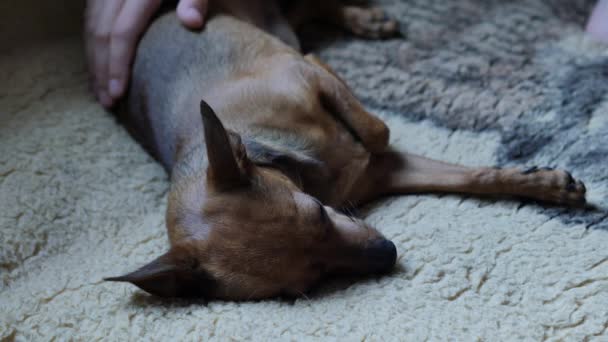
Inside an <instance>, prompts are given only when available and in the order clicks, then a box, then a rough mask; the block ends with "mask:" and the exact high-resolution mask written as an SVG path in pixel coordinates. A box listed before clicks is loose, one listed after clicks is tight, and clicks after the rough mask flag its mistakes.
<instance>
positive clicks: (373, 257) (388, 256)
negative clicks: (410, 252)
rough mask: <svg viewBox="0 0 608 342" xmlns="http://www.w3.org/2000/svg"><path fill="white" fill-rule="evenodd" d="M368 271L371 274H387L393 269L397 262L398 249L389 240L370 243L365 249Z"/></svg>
mask: <svg viewBox="0 0 608 342" xmlns="http://www.w3.org/2000/svg"><path fill="white" fill-rule="evenodd" d="M365 256H366V259H367V262H368V269H369V272H371V273H386V272H388V271H390V270H391V269H393V267H394V266H395V262H396V261H397V248H396V247H395V244H394V243H392V242H391V241H389V240H387V239H378V240H374V241H372V242H370V243H369V244H368V245H367V248H366V249H365Z"/></svg>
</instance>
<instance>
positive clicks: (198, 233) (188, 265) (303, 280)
mask: <svg viewBox="0 0 608 342" xmlns="http://www.w3.org/2000/svg"><path fill="white" fill-rule="evenodd" d="M201 112H202V116H203V123H204V132H205V142H206V148H207V157H208V168H207V170H206V172H205V171H201V172H200V173H198V174H194V175H192V176H191V179H189V180H186V181H182V182H180V183H178V184H175V183H174V184H173V187H174V189H172V191H171V195H170V198H169V209H168V213H167V225H168V228H169V234H170V238H171V242H172V246H171V249H170V250H169V251H168V252H167V253H166V254H164V255H162V256H160V257H159V258H157V259H156V260H154V261H152V262H151V263H149V264H148V265H146V266H144V267H142V268H140V269H139V270H137V271H135V272H133V273H130V274H127V275H124V276H121V277H116V278H109V279H108V280H114V281H127V282H131V283H133V284H135V285H137V286H139V287H140V288H142V289H143V290H145V291H147V292H150V293H152V294H156V295H160V296H166V297H184V296H202V297H206V298H219V299H234V300H247V299H260V298H267V297H273V296H279V295H289V296H298V295H301V294H303V293H305V292H306V291H307V290H308V289H310V287H311V286H313V285H314V284H315V283H317V281H318V280H319V279H321V278H322V277H323V276H324V275H328V274H332V273H343V274H344V273H346V274H372V273H383V272H387V271H389V270H390V269H392V267H393V266H394V264H395V259H396V249H395V246H394V245H393V243H392V242H390V241H388V240H387V239H385V238H384V237H383V236H382V235H381V234H380V233H379V232H378V231H377V230H375V229H374V228H372V227H370V226H368V225H367V224H365V223H364V222H363V221H361V220H357V219H353V218H350V217H348V216H345V215H343V214H341V213H338V212H336V211H335V210H333V209H332V208H330V207H327V206H324V205H323V204H322V203H321V202H319V201H318V200H316V199H315V198H313V197H311V196H309V195H307V194H305V193H303V192H301V190H300V189H299V188H298V187H297V186H296V185H294V183H293V182H292V181H291V180H290V179H289V178H288V177H286V176H285V175H284V174H283V173H282V172H279V171H277V170H273V169H272V168H266V167H258V166H256V165H255V164H254V163H253V162H252V161H251V160H250V159H249V158H248V156H247V153H246V148H245V146H244V145H243V143H242V142H241V139H240V137H239V136H238V135H236V134H234V133H228V132H227V131H226V130H225V129H224V127H223V125H222V124H221V122H220V120H219V119H218V118H217V116H216V115H215V114H214V113H213V111H212V110H211V108H210V107H209V106H208V105H207V104H206V103H204V102H202V103H201ZM268 154H269V155H272V154H273V153H268ZM285 158H287V159H288V157H285ZM285 158H283V159H285Z"/></svg>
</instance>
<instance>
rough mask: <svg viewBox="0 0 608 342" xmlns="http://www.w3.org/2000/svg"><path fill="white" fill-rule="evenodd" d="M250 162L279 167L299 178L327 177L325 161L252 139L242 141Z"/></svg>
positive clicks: (327, 171)
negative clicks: (311, 175) (311, 176)
mask: <svg viewBox="0 0 608 342" xmlns="http://www.w3.org/2000/svg"><path fill="white" fill-rule="evenodd" d="M243 144H244V145H245V149H246V150H247V155H248V156H249V159H250V160H251V162H253V163H254V164H257V165H267V166H272V167H275V168H278V169H280V170H281V171H283V172H285V173H286V174H288V175H290V176H296V175H297V178H300V177H301V176H303V175H307V174H313V175H315V177H316V178H321V179H323V178H326V177H329V170H328V169H327V167H326V165H325V163H323V162H322V161H320V160H317V159H315V158H312V157H309V156H307V155H305V154H303V153H299V152H294V151H281V150H279V149H276V148H274V147H271V146H268V145H266V144H263V143H260V142H258V141H256V140H253V139H245V140H244V141H243Z"/></svg>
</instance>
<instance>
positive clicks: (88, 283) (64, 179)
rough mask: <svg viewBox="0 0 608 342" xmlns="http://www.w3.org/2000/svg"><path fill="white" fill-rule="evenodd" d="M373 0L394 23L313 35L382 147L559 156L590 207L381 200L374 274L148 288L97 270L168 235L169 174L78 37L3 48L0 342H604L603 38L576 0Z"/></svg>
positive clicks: (152, 250)
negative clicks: (295, 292) (372, 34)
mask: <svg viewBox="0 0 608 342" xmlns="http://www.w3.org/2000/svg"><path fill="white" fill-rule="evenodd" d="M381 3H382V5H384V6H386V7H387V8H389V9H390V10H391V13H392V14H393V15H395V16H399V18H400V19H401V20H402V22H403V25H404V27H403V31H404V32H405V33H406V37H405V38H402V39H395V40H390V41H385V42H366V41H361V40H356V39H352V38H348V37H343V39H340V40H338V41H336V42H334V43H332V44H330V45H329V46H324V47H322V48H319V49H320V50H319V51H320V53H321V55H322V56H323V57H324V58H325V59H326V60H328V61H329V62H330V63H331V64H332V65H334V66H335V67H336V68H337V70H338V71H339V72H340V73H341V74H342V75H344V77H345V78H346V79H347V80H348V82H349V83H351V84H352V85H353V88H354V90H355V91H356V92H357V93H358V94H359V95H360V96H361V98H362V99H363V100H364V101H365V102H366V103H367V104H368V106H370V109H372V110H373V109H376V110H375V111H376V112H378V113H379V114H380V115H382V116H383V117H384V118H385V119H386V120H387V122H388V123H389V125H390V127H391V129H392V142H393V143H394V144H396V145H399V146H401V147H404V148H407V149H408V150H410V151H412V152H416V153H420V154H424V155H427V156H431V157H435V158H440V159H443V160H449V161H454V162H459V163H465V164H469V165H485V164H501V165H505V164H515V163H522V164H527V165H531V164H554V165H558V166H561V167H568V168H569V169H571V170H573V173H574V174H575V176H579V177H582V178H583V180H585V181H586V182H587V188H588V189H589V198H590V199H591V201H592V202H594V203H596V204H597V205H598V207H599V209H598V210H596V211H593V212H581V211H569V210H562V209H555V208H548V207H543V206H540V205H538V204H534V203H528V204H521V203H519V202H515V201H493V200H492V201H490V200H480V199H474V198H462V197H457V196H434V195H425V196H408V197H399V198H391V199H387V200H384V201H382V202H379V203H376V204H375V205H373V206H371V207H369V208H366V209H365V210H364V211H363V213H364V214H365V216H366V217H367V220H368V221H369V222H370V223H372V224H374V225H376V226H377V227H378V228H380V230H381V231H383V232H384V233H385V235H386V236H387V237H388V238H390V239H391V240H393V241H394V242H395V244H396V245H397V248H398V251H399V260H398V267H397V269H396V271H395V272H394V273H393V274H391V275H389V276H385V277H381V278H377V279H368V280H364V281H351V280H343V281H334V282H332V283H330V284H327V285H325V286H323V287H322V288H321V289H320V290H318V291H316V292H314V293H312V294H311V295H310V296H309V297H308V298H302V299H299V300H296V301H295V302H285V301H278V300H269V301H262V302H250V303H238V304H237V303H230V302H209V303H205V302H202V301H201V302H186V301H165V300H160V299H157V298H153V297H150V296H147V295H145V294H143V293H142V292H140V291H138V290H136V289H135V288H134V287H133V286H128V285H124V284H116V283H105V282H102V281H101V279H102V277H104V276H109V275H116V274H121V273H124V272H126V271H130V270H133V269H134V268H135V267H137V266H139V265H142V264H143V263H145V262H147V261H149V260H151V259H152V258H153V257H155V256H156V255H158V254H160V252H162V251H164V250H165V249H166V247H167V241H166V240H167V239H166V235H165V229H164V211H165V205H166V200H165V196H166V191H167V185H168V184H167V176H166V174H165V173H164V172H163V170H162V169H161V167H160V166H159V165H158V164H156V163H155V162H154V161H153V160H152V159H151V158H150V157H149V156H148V155H147V154H146V153H145V152H144V151H143V150H142V149H141V148H140V147H139V146H138V145H137V144H136V143H135V142H134V141H133V140H132V139H131V138H130V137H129V136H128V134H127V133H126V132H125V130H124V129H123V128H121V127H120V126H119V125H118V124H117V123H116V122H115V120H114V119H113V118H112V116H111V115H109V114H107V113H106V112H104V111H103V110H102V109H101V108H100V107H99V106H98V105H97V104H96V103H95V102H94V101H93V99H92V97H91V96H90V95H89V94H88V93H87V90H86V70H85V65H84V61H83V56H82V50H83V48H82V46H81V43H80V40H79V39H78V38H55V39H46V40H45V41H44V42H43V43H36V44H28V45H27V46H25V47H20V48H10V47H6V46H3V47H2V50H1V51H2V53H1V54H0V71H1V73H2V76H3V77H2V78H3V80H2V82H1V83H0V246H2V247H1V249H0V272H1V273H0V274H1V280H2V281H1V283H0V339H1V340H2V341H13V340H54V339H57V340H68V339H74V340H86V341H89V340H110V341H120V340H159V341H181V340H209V339H212V338H213V339H217V340H228V339H233V340H247V339H251V340H307V339H328V340H348V341H352V340H406V341H420V340H454V341H470V340H488V341H499V340H521V339H524V340H545V339H548V340H569V341H582V340H589V341H591V340H597V341H606V340H608V331H607V330H608V230H607V227H608V220H607V219H606V216H607V214H606V213H607V211H606V209H605V208H606V207H607V206H608V199H607V195H608V173H607V171H606V168H605V165H606V162H607V160H608V159H606V156H607V155H608V154H606V152H607V151H608V148H607V146H608V134H607V132H608V101H607V100H608V97H607V96H606V95H605V94H606V89H608V88H607V85H608V71H607V70H608V49H607V48H606V47H603V46H600V45H597V44H594V43H592V42H590V41H588V40H586V39H585V38H584V37H583V35H582V31H581V28H580V27H581V19H580V18H582V17H584V15H586V14H585V13H586V12H585V11H587V10H588V3H589V2H580V1H578V2H576V1H573V2H570V1H566V0H564V1H561V2H560V1H536V0H530V1H514V2H508V3H505V4H503V3H502V2H498V1H494V2H493V1H486V2H480V1H473V0H470V1H469V0H467V1H459V2H447V1H444V2H441V1H426V0H419V1H408V2H406V1H382V2H381ZM447 3H449V4H450V5H449V6H448V5H447ZM482 3H483V5H482ZM440 4H443V5H444V6H440ZM531 4H534V5H531ZM579 5H580V6H579ZM576 6H579V7H576ZM483 11H487V13H490V16H489V17H488V18H486V20H484V19H483V17H482V16H481V14H480V13H484V12H483ZM577 11H578V12H577ZM429 23H432V24H433V25H430V24H429ZM509 23H510V24H511V26H508V25H506V24H509ZM526 23H528V24H529V25H532V27H528V28H527V29H526V25H528V24H526ZM530 23H532V24H530ZM425 25H426V26H425ZM429 25H430V26H429ZM501 25H502V26H501ZM497 27H498V28H501V29H504V30H506V31H507V32H506V33H505V32H502V33H501V31H500V30H497V29H496V28H497ZM429 28H434V29H433V30H430V29H429ZM493 32H494V34H493ZM505 37H506V38H505ZM507 38H509V39H510V40H509V39H507ZM506 50H508V51H510V53H507V54H506V53H504V51H506ZM576 82H578V83H576ZM598 89H599V91H601V92H600V93H597V92H598ZM577 92H578V93H577ZM530 94H532V95H530ZM560 96H562V97H560ZM568 96H570V97H568ZM564 111H568V113H567V114H568V115H569V116H567V117H566V116H562V113H564ZM564 115H565V114H564ZM573 120H574V122H572V121H573Z"/></svg>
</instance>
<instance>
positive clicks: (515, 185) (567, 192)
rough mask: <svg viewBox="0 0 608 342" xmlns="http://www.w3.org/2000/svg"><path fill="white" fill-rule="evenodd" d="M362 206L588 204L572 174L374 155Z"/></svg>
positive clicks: (390, 153) (359, 197)
mask: <svg viewBox="0 0 608 342" xmlns="http://www.w3.org/2000/svg"><path fill="white" fill-rule="evenodd" d="M355 188H356V189H358V193H357V194H354V197H355V199H356V200H357V201H358V202H360V203H361V202H366V201H369V200H373V199H375V198H378V197H380V196H383V195H391V194H408V193H427V192H434V193H460V194H472V195H486V196H487V195H498V196H516V197H523V198H530V199H536V200H541V201H545V202H550V203H556V204H561V205H582V204H584V203H585V192H586V189H585V185H584V184H583V183H582V182H581V181H578V180H575V179H574V178H572V176H571V175H570V173H568V172H566V171H562V170H553V169H550V168H536V167H533V168H530V169H527V170H523V169H518V168H505V169H500V168H491V167H479V168H470V167H465V166H461V165H455V164H450V163H444V162H441V161H436V160H432V159H428V158H425V157H422V156H417V155H413V154H409V153H405V152H398V151H394V150H389V151H387V152H383V153H379V154H374V155H372V159H371V160H370V164H369V166H368V169H367V171H366V173H365V176H364V177H362V179H361V180H360V184H359V186H358V187H355Z"/></svg>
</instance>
